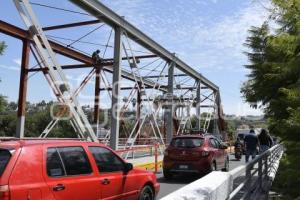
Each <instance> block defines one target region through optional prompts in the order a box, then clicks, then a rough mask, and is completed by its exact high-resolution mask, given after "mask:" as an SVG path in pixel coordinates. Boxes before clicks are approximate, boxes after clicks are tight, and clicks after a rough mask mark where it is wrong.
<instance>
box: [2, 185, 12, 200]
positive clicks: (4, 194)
mask: <svg viewBox="0 0 300 200" xmlns="http://www.w3.org/2000/svg"><path fill="white" fill-rule="evenodd" d="M9 199H10V197H9V188H8V185H1V186H0V200H9Z"/></svg>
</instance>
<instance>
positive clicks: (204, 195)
mask: <svg viewBox="0 0 300 200" xmlns="http://www.w3.org/2000/svg"><path fill="white" fill-rule="evenodd" d="M283 151H284V147H283V146H282V145H281V144H278V145H275V146H273V147H272V148H270V149H269V150H267V151H265V152H264V153H262V154H260V155H258V156H257V157H256V158H255V159H254V160H252V161H250V162H249V163H247V164H246V165H243V166H240V167H237V168H235V169H234V170H231V171H229V172H220V171H215V172H212V173H210V174H208V175H206V176H204V177H203V178H201V179H198V180H196V181H194V182H193V183H191V184H189V185H186V186H184V187H183V188H181V189H179V190H177V191H175V192H173V193H171V194H169V195H167V196H166V197H164V198H163V200H175V199H176V200H184V199H199V200H200V199H203V200H204V199H210V200H224V199H246V200H248V199H266V197H267V195H268V192H269V190H270V187H271V184H272V181H273V180H274V178H275V175H276V172H277V169H278V166H279V162H280V159H281V157H282V154H283Z"/></svg>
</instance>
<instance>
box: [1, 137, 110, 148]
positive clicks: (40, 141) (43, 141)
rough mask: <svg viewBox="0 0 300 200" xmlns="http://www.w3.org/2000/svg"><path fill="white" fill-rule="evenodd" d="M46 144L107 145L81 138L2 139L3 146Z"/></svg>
mask: <svg viewBox="0 0 300 200" xmlns="http://www.w3.org/2000/svg"><path fill="white" fill-rule="evenodd" d="M44 144H68V145H70V144H71V145H81V144H93V145H95V144H97V145H100V146H105V145H104V144H101V143H96V142H88V141H79V140H75V139H74V140H72V139H68V140H61V139H29V140H22V139H20V140H9V141H1V142H0V147H1V146H10V147H15V148H17V147H24V146H31V145H44Z"/></svg>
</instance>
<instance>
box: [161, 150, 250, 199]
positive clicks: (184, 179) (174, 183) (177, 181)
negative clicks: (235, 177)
mask: <svg viewBox="0 0 300 200" xmlns="http://www.w3.org/2000/svg"><path fill="white" fill-rule="evenodd" d="M229 158H230V163H229V168H230V170H232V169H234V168H236V167H238V166H240V165H243V164H244V163H245V161H244V157H243V158H242V160H241V161H236V160H235V159H234V156H233V155H230V157H229ZM156 176H157V180H158V182H159V183H160V192H159V194H158V196H157V199H160V198H162V197H164V196H166V195H168V194H170V193H171V192H174V191H176V190H178V189H179V188H181V187H183V186H185V185H187V184H189V183H191V182H193V181H195V180H197V179H199V178H201V177H197V176H195V175H191V176H187V175H182V176H178V177H174V179H172V180H170V181H167V180H165V179H164V177H163V175H162V172H159V173H158V174H157V175H156Z"/></svg>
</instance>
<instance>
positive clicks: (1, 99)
mask: <svg viewBox="0 0 300 200" xmlns="http://www.w3.org/2000/svg"><path fill="white" fill-rule="evenodd" d="M6 47H7V46H6V44H5V42H0V55H2V54H3V52H4V49H5V48H6ZM0 82H1V80H0ZM6 104H7V101H6V99H5V96H2V95H1V94H0V112H3V110H4V108H5V106H6Z"/></svg>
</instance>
